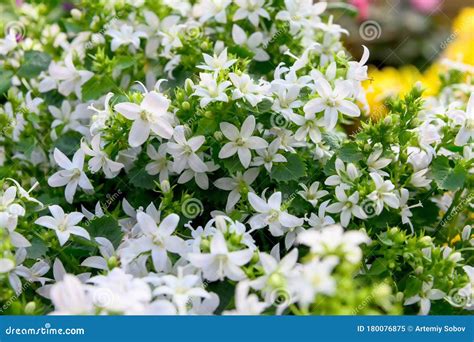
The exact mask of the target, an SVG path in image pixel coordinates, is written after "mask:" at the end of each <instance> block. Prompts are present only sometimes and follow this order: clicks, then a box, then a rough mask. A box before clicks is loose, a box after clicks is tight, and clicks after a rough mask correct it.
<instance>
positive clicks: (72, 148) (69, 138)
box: [54, 132, 82, 157]
mask: <svg viewBox="0 0 474 342" xmlns="http://www.w3.org/2000/svg"><path fill="white" fill-rule="evenodd" d="M81 138H82V135H81V134H80V133H78V132H67V133H66V134H64V135H62V136H61V137H59V139H58V140H56V142H55V144H54V147H56V148H57V149H58V150H60V151H61V152H62V153H64V154H65V155H67V156H69V157H70V156H72V155H73V154H74V153H75V152H76V151H77V150H78V148H79V147H80V144H81Z"/></svg>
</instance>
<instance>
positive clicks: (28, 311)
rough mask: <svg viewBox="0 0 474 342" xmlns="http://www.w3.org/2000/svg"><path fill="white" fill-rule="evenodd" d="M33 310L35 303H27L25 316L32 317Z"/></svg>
mask: <svg viewBox="0 0 474 342" xmlns="http://www.w3.org/2000/svg"><path fill="white" fill-rule="evenodd" d="M35 310H36V303H35V302H29V303H27V304H26V305H25V314H27V315H33V314H34V312H35Z"/></svg>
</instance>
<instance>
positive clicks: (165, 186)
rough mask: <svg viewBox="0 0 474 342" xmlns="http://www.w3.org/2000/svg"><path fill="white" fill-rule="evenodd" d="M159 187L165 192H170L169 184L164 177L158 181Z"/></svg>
mask: <svg viewBox="0 0 474 342" xmlns="http://www.w3.org/2000/svg"><path fill="white" fill-rule="evenodd" d="M160 189H161V191H163V192H164V193H165V194H167V193H168V192H170V190H171V186H170V182H169V180H167V179H165V180H163V181H162V182H160Z"/></svg>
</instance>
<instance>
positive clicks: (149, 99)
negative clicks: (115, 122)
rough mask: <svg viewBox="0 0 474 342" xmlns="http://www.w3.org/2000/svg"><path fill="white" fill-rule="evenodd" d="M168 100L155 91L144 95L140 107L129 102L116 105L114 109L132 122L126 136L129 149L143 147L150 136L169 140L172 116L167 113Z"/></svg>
mask: <svg viewBox="0 0 474 342" xmlns="http://www.w3.org/2000/svg"><path fill="white" fill-rule="evenodd" d="M169 105H170V100H168V99H167V98H166V97H164V96H163V95H162V94H159V93H157V92H155V91H150V92H149V93H147V94H146V95H145V97H144V98H143V101H142V103H141V104H140V105H137V104H136V103H131V102H123V103H119V104H117V105H116V106H115V107H114V109H115V110H116V111H117V112H119V113H120V114H122V115H123V116H124V117H126V118H127V119H129V120H133V125H132V129H131V130H130V135H129V136H128V143H129V144H130V146H131V147H137V146H141V145H143V143H144V142H145V141H146V140H147V139H148V137H149V136H150V131H151V132H153V133H155V134H156V135H158V136H160V137H162V138H165V139H170V138H171V136H172V135H173V127H172V125H171V122H172V116H171V114H170V113H168V107H169Z"/></svg>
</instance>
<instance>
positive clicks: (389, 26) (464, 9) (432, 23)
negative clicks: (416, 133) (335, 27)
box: [329, 0, 474, 117]
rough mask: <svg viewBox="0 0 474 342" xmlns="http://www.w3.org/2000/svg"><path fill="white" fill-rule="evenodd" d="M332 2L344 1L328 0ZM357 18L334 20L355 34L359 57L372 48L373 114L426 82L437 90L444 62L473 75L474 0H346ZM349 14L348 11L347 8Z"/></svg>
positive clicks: (351, 44)
mask: <svg viewBox="0 0 474 342" xmlns="http://www.w3.org/2000/svg"><path fill="white" fill-rule="evenodd" d="M329 3H331V4H332V5H333V6H337V5H336V4H337V3H340V1H333V0H329ZM346 4H347V5H348V6H349V7H352V8H356V9H357V14H356V15H355V16H352V17H351V16H348V15H345V14H343V13H342V12H341V15H340V16H335V18H334V20H335V21H336V22H337V23H339V24H340V25H342V26H344V27H345V28H347V29H348V31H349V32H350V35H348V37H347V39H346V46H347V48H348V49H349V51H350V52H351V54H352V55H353V56H354V57H355V58H356V59H358V58H360V56H361V54H362V52H363V50H362V48H361V45H365V46H367V47H368V48H369V50H370V58H369V62H368V63H369V64H370V65H371V66H370V69H369V70H370V71H369V76H370V78H371V79H370V80H368V81H366V82H365V88H366V91H367V99H368V102H369V105H370V107H371V109H372V110H371V115H372V116H374V117H380V116H383V115H384V114H385V113H386V108H385V106H384V104H383V103H384V101H385V100H386V99H387V98H388V97H391V96H396V95H399V94H403V93H404V92H406V91H408V90H409V89H410V88H411V87H412V86H413V85H414V84H415V83H416V82H417V81H421V83H422V85H423V86H424V88H426V92H425V94H427V95H430V94H434V93H436V92H437V90H438V89H439V86H440V84H441V81H440V77H439V76H440V75H441V76H442V75H443V72H445V70H444V68H443V66H445V65H447V64H449V65H450V66H451V67H453V66H454V67H455V68H457V69H463V70H466V69H467V70H470V72H471V74H474V0H445V1H442V0H347V1H346ZM346 12H347V11H346Z"/></svg>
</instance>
